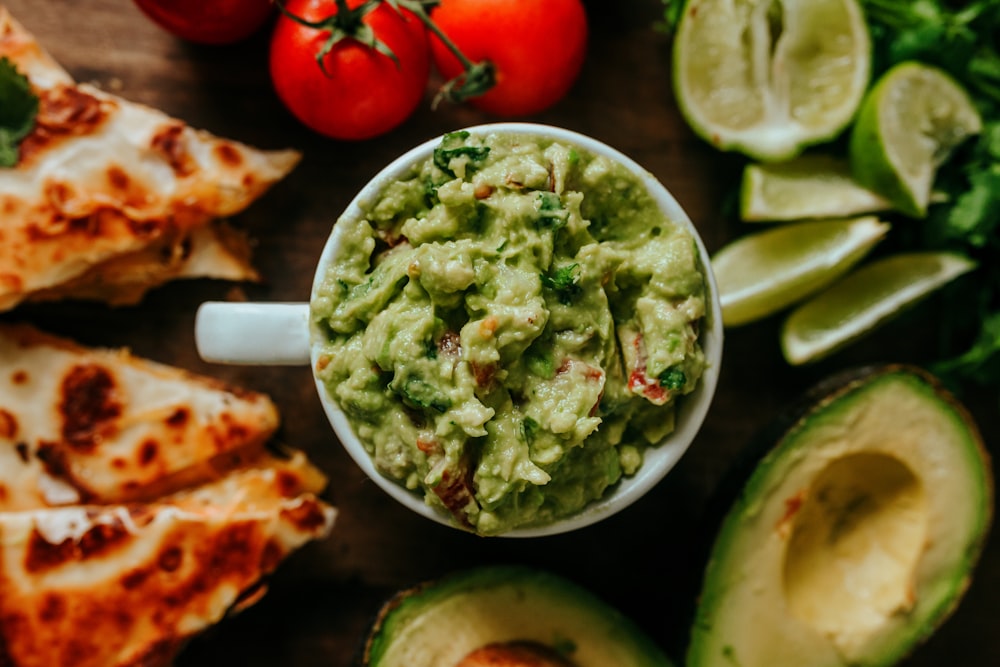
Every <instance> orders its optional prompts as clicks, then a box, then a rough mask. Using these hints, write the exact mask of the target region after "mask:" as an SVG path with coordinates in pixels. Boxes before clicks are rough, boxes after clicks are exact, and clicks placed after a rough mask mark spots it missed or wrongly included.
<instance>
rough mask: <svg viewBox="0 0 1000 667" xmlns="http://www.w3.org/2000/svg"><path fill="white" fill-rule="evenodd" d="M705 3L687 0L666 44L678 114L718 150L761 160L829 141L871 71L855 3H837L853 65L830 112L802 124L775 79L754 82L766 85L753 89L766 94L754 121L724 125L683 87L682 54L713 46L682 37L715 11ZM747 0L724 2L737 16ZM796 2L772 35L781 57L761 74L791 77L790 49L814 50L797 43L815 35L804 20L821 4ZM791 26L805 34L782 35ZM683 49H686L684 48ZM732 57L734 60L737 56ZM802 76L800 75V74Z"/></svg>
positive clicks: (818, 12) (850, 113)
mask: <svg viewBox="0 0 1000 667" xmlns="http://www.w3.org/2000/svg"><path fill="white" fill-rule="evenodd" d="M711 4H712V3H711V2H706V1H705V0H687V2H686V3H685V6H684V10H683V12H682V13H681V18H680V21H679V23H678V26H677V30H676V33H675V36H674V41H673V48H672V58H673V66H672V84H673V90H674V97H675V100H676V102H677V106H678V108H679V110H680V112H681V115H682V116H683V117H684V119H685V121H686V122H687V124H688V126H689V127H690V128H691V129H692V130H693V131H694V133H695V134H696V135H698V136H699V137H700V138H702V139H703V140H705V141H706V142H708V143H709V144H710V145H711V146H713V147H714V148H716V149H718V150H722V151H732V152H739V153H742V154H743V155H746V156H748V157H750V158H752V159H755V160H759V161H761V162H780V161H785V160H789V159H792V158H795V157H797V156H798V155H800V154H801V153H802V152H803V151H804V150H805V149H806V148H808V147H810V146H813V145H817V144H822V143H826V142H828V141H831V140H832V139H834V138H836V137H837V136H839V135H840V134H841V133H842V132H843V131H844V130H845V128H847V127H848V126H849V125H850V124H851V122H852V121H853V119H854V117H855V114H856V112H857V109H858V107H859V105H860V102H861V99H862V97H863V95H864V91H865V88H866V87H867V83H868V80H869V77H870V71H871V40H870V37H869V35H868V30H867V25H866V24H865V22H864V19H863V12H862V9H861V6H860V4H859V3H858V2H857V1H856V0H844V2H843V4H842V6H840V7H838V9H843V10H844V11H845V12H846V15H847V16H846V19H845V20H846V21H847V22H849V24H850V26H851V36H850V38H851V39H852V40H853V42H852V44H853V45H854V50H853V53H852V55H851V58H852V59H853V60H854V62H853V67H854V70H853V72H852V75H851V77H850V78H851V81H850V83H849V85H846V86H844V90H843V94H842V95H841V97H840V99H838V100H837V102H838V105H837V109H836V113H835V114H833V113H830V114H829V117H828V118H826V119H824V122H823V123H822V124H821V125H816V124H813V125H810V124H807V123H803V122H801V119H800V118H799V114H798V113H796V111H795V110H794V109H790V108H783V105H791V102H790V100H788V99H784V98H785V97H787V96H788V93H787V91H783V88H784V86H783V85H782V84H780V83H778V84H775V86H774V88H775V89H774V90H771V89H770V86H771V84H760V85H762V86H765V87H767V89H766V90H765V89H761V88H758V89H757V91H756V92H757V93H758V94H759V95H760V96H762V97H769V98H771V99H770V100H769V101H767V102H764V103H763V105H764V107H765V108H769V110H768V111H767V116H768V117H767V118H765V119H763V120H761V121H760V122H758V123H756V124H755V125H752V126H746V127H739V128H735V127H726V126H725V125H723V124H720V123H715V122H713V121H711V120H709V118H710V116H711V115H712V114H711V113H710V112H707V111H706V110H705V109H704V108H703V105H701V104H700V103H699V102H698V101H697V100H694V99H690V97H694V95H691V96H690V97H689V94H688V91H687V87H688V84H687V77H686V75H685V74H684V71H683V70H684V63H685V62H686V59H687V58H689V57H704V56H703V54H704V53H705V52H706V51H707V50H708V49H712V48H715V49H717V48H718V47H717V46H713V45H708V46H706V45H699V48H695V49H692V48H691V47H690V45H689V43H688V41H687V32H688V31H689V30H693V28H689V24H692V23H693V22H694V21H696V20H698V17H699V16H704V15H705V14H706V13H707V14H712V13H717V12H718V7H712V6H710V5H711ZM753 4H754V3H750V2H746V1H745V0H742V1H741V0H738V1H737V2H736V3H727V5H729V6H730V8H731V10H732V11H731V12H730V13H734V14H737V15H739V14H740V11H741V10H745V9H746V7H743V6H742V5H753ZM800 5H801V6H798V7H796V8H795V13H794V14H793V16H794V17H795V18H794V20H793V21H792V22H791V23H789V24H787V25H785V26H784V30H785V31H786V32H785V33H784V34H782V35H781V36H780V37H779V38H778V39H777V42H776V44H775V46H774V50H773V53H772V57H773V58H776V59H779V60H781V62H777V63H776V62H769V64H768V69H769V74H767V75H766V76H767V78H770V77H771V76H782V75H783V76H792V74H791V73H792V72H793V71H794V70H796V65H797V64H799V63H798V62H797V61H796V60H795V54H796V53H808V54H809V55H815V54H814V53H811V52H810V51H809V50H808V49H806V48H804V46H803V45H802V44H798V43H797V42H801V41H803V40H804V39H805V40H808V39H809V37H810V36H813V35H814V34H817V30H819V31H820V33H821V32H823V31H822V29H819V28H817V25H810V21H813V22H816V21H822V18H817V17H821V16H822V9H824V8H825V7H823V6H822V5H819V4H817V3H815V2H814V3H812V4H810V3H807V2H802V3H800ZM775 6H778V7H780V5H779V4H778V3H775ZM827 9H828V8H827ZM747 11H750V10H747ZM755 25H756V23H755ZM796 26H798V27H800V28H801V29H802V30H803V31H807V34H806V36H805V37H803V36H802V35H799V36H798V37H797V38H796V39H793V38H792V37H790V36H789V35H788V34H787V33H788V32H791V31H793V30H794V28H795V27H796ZM745 31H751V28H750V27H749V26H747V27H745ZM809 31H812V32H809ZM783 47H787V48H783ZM727 48H730V47H727ZM733 50H738V49H733ZM689 51H691V52H690V53H689ZM742 55H744V56H745V55H746V54H742ZM830 57H831V59H834V58H843V57H844V55H843V54H839V53H838V54H830ZM736 58H737V59H738V58H739V56H736ZM727 65H732V66H733V69H732V71H731V72H729V73H735V72H736V71H737V70H739V69H740V68H752V64H750V63H749V62H748V61H744V62H737V63H727ZM800 74H801V73H800ZM805 78H806V77H802V79H805ZM802 79H799V80H802ZM841 83H843V82H841ZM801 85H807V84H800V86H801ZM744 99H745V98H744ZM775 105H776V106H775Z"/></svg>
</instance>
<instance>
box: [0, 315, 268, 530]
mask: <svg viewBox="0 0 1000 667" xmlns="http://www.w3.org/2000/svg"><path fill="white" fill-rule="evenodd" d="M278 424H279V416H278V411H277V409H276V407H275V406H274V403H273V402H272V401H271V399H270V398H269V397H267V396H266V395H264V394H260V393H256V392H251V391H245V390H241V389H237V388H233V387H228V386H226V385H224V384H223V383H221V382H219V381H217V380H215V379H212V378H207V377H204V376H199V375H194V374H192V373H189V372H187V371H184V370H181V369H177V368H174V367H171V366H167V365H164V364H159V363H156V362H153V361H150V360H147V359H141V358H138V357H135V356H133V355H132V354H130V353H129V352H128V351H127V350H113V349H93V348H86V347H84V346H81V345H78V344H76V343H74V342H72V341H70V340H66V339H64V338H60V337H57V336H53V335H50V334H46V333H43V332H41V331H38V330H37V329H35V328H33V327H31V326H28V325H16V324H15V325H10V324H7V325H0V509H7V510H18V509H32V508H37V507H45V506H53V505H65V504H78V503H111V502H123V501H143V500H150V499H155V498H157V497H159V496H161V495H163V494H165V493H170V492H173V491H175V490H176V489H178V488H181V487H183V486H185V485H191V484H194V483H198V482H202V481H205V480H207V479H211V478H213V477H215V476H216V475H217V468H218V460H219V459H220V458H224V457H229V458H230V459H231V458H233V457H239V456H244V454H241V452H244V451H250V450H258V449H260V448H261V447H262V446H263V445H264V443H266V442H267V441H268V440H269V439H270V438H271V436H272V435H273V434H274V432H275V430H276V429H277V427H278ZM227 460H228V459H227Z"/></svg>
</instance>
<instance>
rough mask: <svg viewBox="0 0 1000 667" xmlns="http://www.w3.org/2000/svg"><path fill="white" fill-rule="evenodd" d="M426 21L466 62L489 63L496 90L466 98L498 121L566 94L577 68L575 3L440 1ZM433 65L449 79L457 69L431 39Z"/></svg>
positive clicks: (580, 13)
mask: <svg viewBox="0 0 1000 667" xmlns="http://www.w3.org/2000/svg"><path fill="white" fill-rule="evenodd" d="M431 18H432V19H433V20H434V22H435V23H436V24H437V26H438V27H439V28H440V29H441V30H442V31H443V32H444V34H445V35H447V36H448V38H449V39H450V40H451V41H453V42H454V43H455V46H457V47H458V50H459V51H461V52H462V53H463V54H464V55H465V56H466V57H467V58H468V59H469V60H471V61H473V62H479V61H480V60H484V59H485V60H490V61H491V62H492V63H493V64H494V66H495V67H496V85H495V86H494V87H493V88H492V89H491V90H490V91H489V92H487V93H486V94H485V95H482V96H480V97H473V98H471V99H469V103H470V104H473V105H475V106H477V107H479V108H480V109H483V110H484V111H489V112H491V113H495V114H497V115H501V116H525V115H531V114H535V113H538V112H540V111H542V110H544V109H547V108H548V107H550V106H552V105H553V104H555V103H556V102H558V101H559V100H560V99H562V97H563V96H564V95H565V94H566V93H567V92H568V91H569V89H570V86H572V85H573V82H574V81H575V80H576V77H577V75H578V74H579V73H580V68H581V67H582V66H583V59H584V54H585V52H586V49H587V15H586V12H585V11H584V8H583V4H582V2H581V1H580V0H532V1H531V2H526V1H525V0H441V4H439V5H438V6H437V7H436V8H435V9H433V10H432V11H431ZM431 48H432V52H433V56H434V63H435V64H436V65H437V67H438V69H439V70H441V73H442V74H443V75H444V76H445V77H446V78H447V79H452V78H454V77H455V76H457V75H458V74H460V73H461V72H462V65H461V64H460V63H459V61H458V59H457V58H455V56H454V55H453V54H452V53H451V51H450V50H448V47H446V46H445V45H444V43H443V42H441V40H439V39H438V38H437V37H435V36H432V38H431Z"/></svg>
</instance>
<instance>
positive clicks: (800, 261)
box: [712, 216, 889, 326]
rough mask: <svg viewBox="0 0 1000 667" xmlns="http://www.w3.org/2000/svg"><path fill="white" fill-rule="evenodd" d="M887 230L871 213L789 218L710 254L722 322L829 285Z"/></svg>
mask: <svg viewBox="0 0 1000 667" xmlns="http://www.w3.org/2000/svg"><path fill="white" fill-rule="evenodd" d="M888 231H889V225H888V224H887V223H885V222H882V221H880V220H879V219H878V218H876V217H874V216H865V217H861V218H853V219H844V220H809V221H805V222H791V223H788V224H786V225H781V226H779V227H774V228H772V229H768V230H766V231H762V232H757V233H755V234H746V235H744V236H742V237H740V238H738V239H736V240H735V241H732V242H730V243H729V244H728V245H726V246H723V247H722V249H720V250H719V251H718V252H717V253H716V254H715V256H714V257H712V270H713V272H714V273H715V279H716V281H717V283H718V286H719V298H720V300H721V302H722V322H723V324H725V325H726V326H736V325H739V324H745V323H747V322H752V321H754V320H757V319H760V318H763V317H766V316H767V315H771V314H773V313H776V312H778V311H779V310H782V309H783V308H786V307H788V306H790V305H792V304H793V303H795V302H797V301H799V300H801V299H803V298H804V297H806V296H808V295H809V294H812V293H813V292H816V291H818V290H820V289H822V288H823V287H825V286H827V285H829V284H830V283H831V282H833V281H834V280H835V279H836V278H838V277H840V276H842V275H843V274H845V273H846V272H847V271H848V270H849V269H850V268H851V267H853V266H854V265H855V264H857V262H858V261H860V260H861V258H863V257H864V256H865V255H866V254H867V253H868V251H869V250H871V248H872V247H873V246H874V245H875V244H876V243H878V242H879V240H881V239H882V237H883V236H885V234H886V233H887V232H888Z"/></svg>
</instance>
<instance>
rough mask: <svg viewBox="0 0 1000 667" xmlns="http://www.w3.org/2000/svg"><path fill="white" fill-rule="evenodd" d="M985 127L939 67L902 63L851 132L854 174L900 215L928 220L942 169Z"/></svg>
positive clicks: (878, 86)
mask: <svg viewBox="0 0 1000 667" xmlns="http://www.w3.org/2000/svg"><path fill="white" fill-rule="evenodd" d="M982 127H983V121H982V118H980V116H979V112H978V111H977V110H976V107H975V105H974V104H973V102H972V98H970V97H969V94H968V93H967V92H966V91H965V89H964V88H962V86H961V85H959V84H958V82H956V81H955V80H954V79H952V78H951V77H950V76H948V75H947V74H945V73H944V72H943V71H941V70H939V69H937V68H935V67H931V66H929V65H925V64H923V63H918V62H905V63H901V64H899V65H896V66H895V67H893V68H892V69H890V70H889V71H888V72H886V73H885V74H883V75H882V76H881V77H880V78H879V80H878V81H877V82H876V83H875V85H874V87H873V88H872V89H871V91H870V92H869V93H868V95H867V96H866V97H865V100H864V102H862V105H861V110H860V111H859V112H858V119H857V121H856V122H855V123H854V127H853V128H852V129H851V138H850V144H849V152H850V158H851V170H852V172H853V173H854V177H855V178H856V179H858V181H859V182H860V183H862V184H863V185H864V186H866V187H868V188H870V189H872V190H874V191H876V192H878V193H879V194H881V195H883V196H885V197H886V198H888V199H889V200H891V201H892V202H893V203H894V204H895V207H896V208H898V209H899V210H900V211H902V212H904V213H906V214H908V215H911V216H915V217H923V216H924V215H925V214H926V213H927V204H928V202H929V200H930V196H931V187H932V185H933V182H934V175H935V173H936V172H937V169H938V167H939V166H941V164H942V163H943V162H944V161H945V160H946V159H947V157H948V155H949V154H950V153H951V151H952V149H954V148H955V147H956V146H958V145H959V144H960V143H962V141H964V140H965V139H966V138H967V137H969V136H971V135H974V134H978V133H979V132H980V131H981V130H982Z"/></svg>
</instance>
